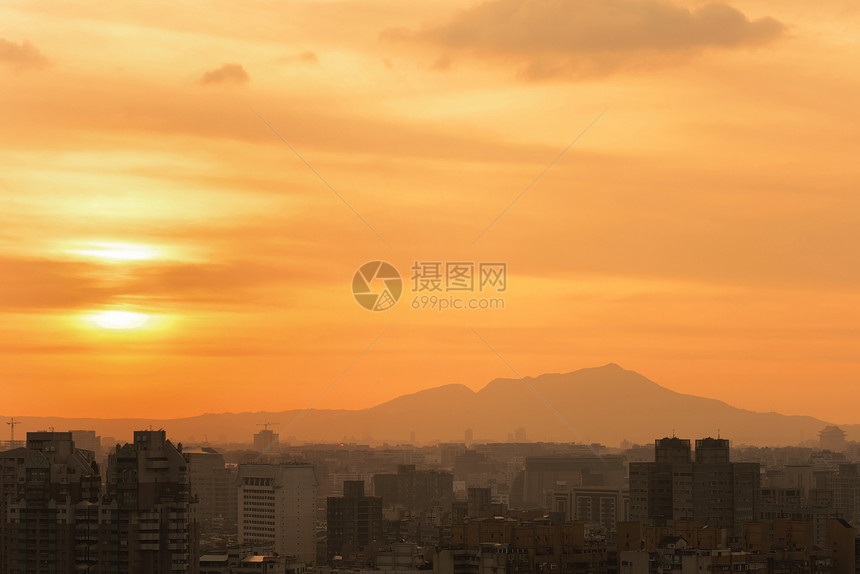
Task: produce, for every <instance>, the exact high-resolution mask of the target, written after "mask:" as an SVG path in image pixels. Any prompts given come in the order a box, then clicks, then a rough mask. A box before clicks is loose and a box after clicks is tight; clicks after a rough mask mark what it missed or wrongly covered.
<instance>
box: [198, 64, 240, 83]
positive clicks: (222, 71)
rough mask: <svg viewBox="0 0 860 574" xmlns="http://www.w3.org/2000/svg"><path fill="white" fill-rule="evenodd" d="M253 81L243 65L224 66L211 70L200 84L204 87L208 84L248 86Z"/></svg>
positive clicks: (204, 75) (202, 78)
mask: <svg viewBox="0 0 860 574" xmlns="http://www.w3.org/2000/svg"><path fill="white" fill-rule="evenodd" d="M250 79H251V77H250V76H249V75H248V72H246V71H245V68H243V67H242V65H241V64H224V65H222V66H221V67H220V68H215V69H214V70H209V71H208V72H206V73H205V74H203V77H201V78H200V80H199V83H200V84H201V85H203V86H205V85H208V84H246V83H248V81H249V80H250Z"/></svg>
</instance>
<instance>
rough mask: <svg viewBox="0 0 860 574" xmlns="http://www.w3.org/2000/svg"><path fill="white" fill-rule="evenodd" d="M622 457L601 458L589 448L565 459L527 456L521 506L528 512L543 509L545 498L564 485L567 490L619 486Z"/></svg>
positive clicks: (623, 470)
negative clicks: (526, 508) (529, 509)
mask: <svg viewBox="0 0 860 574" xmlns="http://www.w3.org/2000/svg"><path fill="white" fill-rule="evenodd" d="M624 475H625V469H624V457H623V456H620V455H601V454H597V453H595V452H593V451H592V450H591V449H590V448H588V447H582V448H581V449H580V450H579V452H574V453H573V454H570V455H567V456H527V457H526V458H525V472H524V483H523V503H524V504H525V505H526V507H528V508H541V507H546V501H547V500H548V497H551V496H552V493H553V492H555V491H556V490H557V489H558V485H559V484H561V483H564V484H566V485H568V486H622V485H623V484H624Z"/></svg>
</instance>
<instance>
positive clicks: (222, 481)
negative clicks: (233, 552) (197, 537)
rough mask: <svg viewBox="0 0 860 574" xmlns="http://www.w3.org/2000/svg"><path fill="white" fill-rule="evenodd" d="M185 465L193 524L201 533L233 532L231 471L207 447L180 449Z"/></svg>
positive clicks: (235, 512)
mask: <svg viewBox="0 0 860 574" xmlns="http://www.w3.org/2000/svg"><path fill="white" fill-rule="evenodd" d="M182 454H184V455H185V460H186V461H188V476H189V481H190V483H191V496H192V498H194V499H196V501H197V509H196V510H197V521H198V522H200V525H201V528H202V531H203V532H206V533H212V532H218V533H224V532H235V530H236V524H237V520H238V511H239V506H238V503H237V500H236V492H237V491H236V477H235V468H232V469H231V468H228V467H227V465H226V464H225V462H224V455H222V454H221V453H219V452H218V451H217V450H215V449H214V448H211V447H196V448H190V449H189V448H186V449H183V451H182Z"/></svg>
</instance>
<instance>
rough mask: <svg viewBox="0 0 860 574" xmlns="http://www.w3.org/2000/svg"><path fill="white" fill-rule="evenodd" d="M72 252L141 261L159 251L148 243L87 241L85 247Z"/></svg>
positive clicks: (88, 255) (89, 255) (152, 256)
mask: <svg viewBox="0 0 860 574" xmlns="http://www.w3.org/2000/svg"><path fill="white" fill-rule="evenodd" d="M72 253H75V254H77V255H85V256H87V257H98V258H101V259H114V260H120V261H140V260H143V259H152V258H154V257H156V256H157V255H158V252H157V251H156V250H155V249H153V248H152V247H149V246H148V245H138V244H134V243H108V242H93V243H87V244H86V247H85V248H84V249H75V250H73V251H72Z"/></svg>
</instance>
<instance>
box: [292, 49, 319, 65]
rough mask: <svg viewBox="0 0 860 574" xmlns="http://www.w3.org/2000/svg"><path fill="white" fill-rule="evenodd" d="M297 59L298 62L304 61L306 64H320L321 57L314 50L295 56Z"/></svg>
mask: <svg viewBox="0 0 860 574" xmlns="http://www.w3.org/2000/svg"><path fill="white" fill-rule="evenodd" d="M295 60H296V61H298V62H304V63H305V64H319V62H320V61H319V58H317V55H316V54H314V53H313V52H302V53H301V54H298V55H296V56H295Z"/></svg>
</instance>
